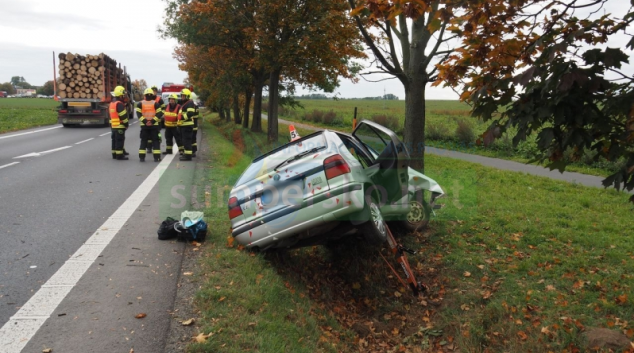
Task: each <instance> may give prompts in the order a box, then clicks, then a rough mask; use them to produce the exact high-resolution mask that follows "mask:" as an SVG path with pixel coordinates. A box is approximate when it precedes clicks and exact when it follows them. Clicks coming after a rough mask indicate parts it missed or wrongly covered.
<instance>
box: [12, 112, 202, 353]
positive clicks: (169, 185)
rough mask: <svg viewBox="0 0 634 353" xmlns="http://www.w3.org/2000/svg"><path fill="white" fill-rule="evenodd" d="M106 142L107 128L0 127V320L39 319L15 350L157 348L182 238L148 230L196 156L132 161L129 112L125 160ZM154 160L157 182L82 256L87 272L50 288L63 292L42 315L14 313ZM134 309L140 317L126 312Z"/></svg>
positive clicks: (135, 134)
mask: <svg viewBox="0 0 634 353" xmlns="http://www.w3.org/2000/svg"><path fill="white" fill-rule="evenodd" d="M110 143H111V141H110V128H95V127H80V128H62V127H58V126H50V127H43V128H36V129H30V130H23V131H20V132H16V133H9V134H2V135H0V151H1V153H0V241H1V243H2V245H1V246H0V327H3V325H5V324H6V323H7V322H9V321H10V320H12V317H13V321H16V320H18V321H16V322H13V321H12V323H13V324H16V325H18V324H23V323H26V324H27V326H28V325H32V324H33V325H34V324H38V325H41V328H40V329H39V330H38V331H37V334H36V335H35V336H33V337H32V338H30V340H29V342H28V346H27V347H26V348H24V350H23V352H31V351H37V352H40V351H42V349H43V348H48V347H50V348H53V349H54V351H57V352H87V351H90V352H114V351H125V352H129V351H130V348H135V351H136V352H159V351H161V350H162V347H163V346H164V344H165V342H164V339H163V337H164V336H165V333H166V332H167V330H168V328H169V325H170V317H169V310H170V308H171V307H172V306H173V300H174V296H175V293H176V283H177V279H178V276H179V272H180V261H181V259H182V251H183V243H177V242H169V241H168V242H161V241H158V240H157V237H156V229H157V228H158V225H159V224H160V221H161V220H162V219H164V218H165V217H166V216H167V215H170V216H172V217H176V218H177V217H178V216H179V215H180V212H181V211H182V210H184V209H186V208H187V206H188V205H189V200H187V202H186V204H179V199H178V198H175V197H174V196H173V188H174V186H177V185H184V186H185V188H184V190H185V191H187V192H189V191H190V190H189V189H187V185H191V181H192V178H193V175H194V169H195V165H196V164H195V162H194V163H191V162H187V163H183V162H178V158H175V159H174V160H173V161H171V163H169V164H168V163H167V162H168V161H167V160H166V161H164V162H162V163H161V164H159V163H154V162H153V161H151V160H152V157H151V156H148V160H149V161H148V162H145V163H140V162H139V160H138V156H137V151H138V144H139V127H138V120H134V123H133V125H132V126H131V127H130V128H129V129H128V131H127V133H126V149H127V150H128V151H129V152H130V154H131V155H130V160H129V161H116V160H113V159H112V157H111V154H110V148H111V147H110ZM163 145H164V143H163ZM162 149H163V150H164V146H162ZM176 157H178V155H176ZM157 168H160V169H161V171H163V173H161V177H160V179H157V180H158V182H156V184H155V185H153V186H151V190H150V189H148V191H149V194H148V195H147V197H143V199H142V200H138V202H140V203H139V204H138V207H136V206H135V207H134V208H133V209H129V215H128V216H129V217H130V218H129V219H128V220H127V221H126V222H125V224H124V225H123V226H122V227H121V230H120V231H118V232H117V233H116V235H115V236H114V238H113V239H112V241H111V242H109V243H108V244H107V246H106V247H105V249H103V252H101V253H100V255H99V257H98V258H96V259H95V260H94V262H90V263H88V262H85V263H86V266H89V267H88V268H87V270H86V273H85V274H84V275H83V276H81V277H80V279H79V280H78V281H77V282H76V283H74V284H73V283H63V286H61V287H59V288H66V289H64V290H65V291H67V292H68V294H67V295H66V296H62V297H61V298H63V300H62V301H61V303H59V306H57V307H55V308H52V309H51V310H52V314H51V315H50V317H45V316H42V315H36V314H33V317H26V318H17V319H16V317H15V316H16V313H18V310H19V309H20V308H22V307H23V306H24V305H25V304H27V306H29V307H30V305H32V304H33V300H31V301H30V302H29V300H30V299H32V298H33V297H34V294H36V293H38V291H39V290H41V289H42V288H43V285H45V286H46V284H47V283H51V282H50V280H51V277H52V276H53V275H54V274H55V276H58V277H59V273H57V272H58V271H59V270H60V268H62V266H63V265H64V264H65V263H66V262H67V260H69V258H70V257H71V256H73V255H75V256H77V254H76V251H77V250H78V249H80V247H82V246H83V245H84V243H86V242H87V240H89V238H91V236H93V234H95V232H97V231H98V230H99V229H100V227H102V226H103V224H104V222H105V221H106V220H108V219H109V218H110V217H111V216H112V215H113V213H115V212H116V211H117V210H119V211H121V210H120V207H121V206H122V205H124V204H125V203H126V202H128V201H129V200H128V198H129V197H130V195H133V194H134V193H135V192H137V191H138V190H137V189H140V188H141V187H142V186H143V185H142V184H143V183H144V182H145V183H148V181H147V180H146V178H148V176H150V175H151V173H152V172H153V171H154V170H155V169H157ZM157 173H158V170H157V172H155V173H154V174H155V175H158V174H157ZM148 179H150V178H148ZM146 186H147V185H146ZM183 192H184V191H180V192H178V193H181V194H182V193H183ZM183 199H186V198H183ZM127 200H128V201H127ZM87 255H89V254H87ZM95 256H96V254H95ZM71 260H75V259H71ZM61 272H64V271H61ZM56 273H57V274H56ZM47 281H49V282H47ZM62 282H63V280H62ZM71 284H72V285H71ZM64 286H65V287H64ZM36 299H37V298H36ZM35 301H36V302H37V300H35ZM47 303H48V302H47ZM35 304H38V303H35ZM48 305H49V306H50V303H48ZM49 309H50V308H49ZM49 311H50V310H49ZM34 312H37V310H34ZM138 313H144V314H146V315H147V317H146V318H145V319H135V315H136V314H138ZM19 320H23V321H19ZM29 320H30V321H29ZM5 326H6V325H5ZM3 329H4V327H3ZM6 332H8V331H0V352H2V353H5V352H7V351H11V350H10V348H7V347H9V346H10V345H9V344H7V342H8V338H7V334H6ZM3 334H4V336H5V337H3ZM10 338H11V339H16V340H22V341H24V338H21V337H10ZM23 343H26V342H23ZM2 344H7V346H6V347H3V346H1V345H2ZM56 347H57V349H55V348H56ZM99 347H101V348H99ZM115 347H116V349H115ZM11 349H14V348H11Z"/></svg>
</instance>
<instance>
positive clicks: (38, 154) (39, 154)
mask: <svg viewBox="0 0 634 353" xmlns="http://www.w3.org/2000/svg"><path fill="white" fill-rule="evenodd" d="M71 147H73V146H64V147H59V148H54V149H52V150H48V151H43V152H33V153H29V154H23V155H21V156H17V157H13V159H17V158H28V157H40V156H41V155H43V154H47V153H53V152H57V151H61V150H65V149H67V148H71Z"/></svg>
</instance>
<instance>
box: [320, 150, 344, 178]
mask: <svg viewBox="0 0 634 353" xmlns="http://www.w3.org/2000/svg"><path fill="white" fill-rule="evenodd" d="M324 170H325V171H326V179H329V180H330V179H332V178H334V177H337V176H339V175H343V174H346V173H350V167H349V166H348V163H346V160H345V159H343V157H341V155H338V154H336V155H334V156H332V157H328V158H326V160H325V161H324Z"/></svg>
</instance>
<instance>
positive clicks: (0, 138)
mask: <svg viewBox="0 0 634 353" xmlns="http://www.w3.org/2000/svg"><path fill="white" fill-rule="evenodd" d="M60 127H63V126H55V127H49V128H48V129H41V130H35V131H28V132H22V133H19V134H14V135H9V136H0V140H2V139H8V138H10V137H17V136H22V135H28V134H34V133H36V132H42V131H48V130H53V129H59V128H60Z"/></svg>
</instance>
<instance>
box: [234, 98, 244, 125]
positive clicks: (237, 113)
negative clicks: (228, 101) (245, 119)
mask: <svg viewBox="0 0 634 353" xmlns="http://www.w3.org/2000/svg"><path fill="white" fill-rule="evenodd" d="M238 97H239V96H238V95H237V94H234V95H233V122H234V123H236V125H239V124H241V123H242V119H241V117H240V100H239V99H238Z"/></svg>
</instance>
